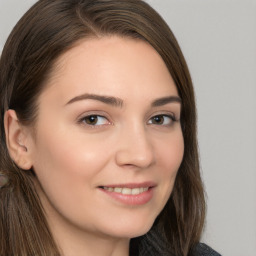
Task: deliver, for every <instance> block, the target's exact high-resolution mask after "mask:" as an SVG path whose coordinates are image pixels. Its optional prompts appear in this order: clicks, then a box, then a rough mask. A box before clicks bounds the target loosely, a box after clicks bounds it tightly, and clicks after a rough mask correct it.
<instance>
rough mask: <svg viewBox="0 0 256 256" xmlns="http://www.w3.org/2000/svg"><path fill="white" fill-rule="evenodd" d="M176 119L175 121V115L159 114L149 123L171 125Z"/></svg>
mask: <svg viewBox="0 0 256 256" xmlns="http://www.w3.org/2000/svg"><path fill="white" fill-rule="evenodd" d="M174 121H175V118H174V117H173V116H168V115H157V116H153V117H152V118H151V119H150V120H149V124H154V125H170V124H172V122H174Z"/></svg>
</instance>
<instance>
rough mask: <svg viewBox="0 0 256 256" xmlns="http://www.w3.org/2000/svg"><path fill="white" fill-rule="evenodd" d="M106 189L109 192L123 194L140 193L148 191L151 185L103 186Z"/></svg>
mask: <svg viewBox="0 0 256 256" xmlns="http://www.w3.org/2000/svg"><path fill="white" fill-rule="evenodd" d="M103 189H104V190H107V191H109V192H115V193H120V194H123V195H139V194H141V193H143V192H145V191H148V189H149V187H145V188H143V187H141V188H119V187H115V188H113V187H103Z"/></svg>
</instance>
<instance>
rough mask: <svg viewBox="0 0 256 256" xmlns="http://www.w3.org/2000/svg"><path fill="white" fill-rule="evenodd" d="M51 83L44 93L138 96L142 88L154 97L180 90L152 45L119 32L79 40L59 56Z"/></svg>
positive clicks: (49, 82)
mask: <svg viewBox="0 0 256 256" xmlns="http://www.w3.org/2000/svg"><path fill="white" fill-rule="evenodd" d="M47 85H48V86H47V89H46V90H45V92H44V95H45V94H49V93H52V92H54V91H55V92H56V94H57V95H58V96H59V97H61V98H67V97H71V96H77V95H79V94H81V93H85V92H88V93H102V94H104V95H108V94H110V95H112V94H114V95H115V96H118V97H124V96H128V95H127V92H128V91H129V92H131V94H132V95H134V96H135V95H136V94H137V93H139V92H140V91H141V90H146V91H147V93H148V95H151V96H150V97H153V96H154V94H155V93H156V92H157V93H158V94H163V95H165V94H170V93H171V94H177V90H176V86H175V84H174V82H173V80H172V77H171V75H170V73H169V71H168V69H167V67H166V65H165V63H164V61H163V60H162V58H161V56H160V55H159V54H158V52H157V51H156V50H155V49H154V48H153V47H152V46H151V45H149V44H148V43H147V42H145V41H142V40H138V39H136V40H135V39H130V38H121V37H117V36H111V37H102V38H93V39H86V40H83V41H81V42H79V43H78V44H77V45H76V46H74V47H73V48H72V49H70V50H69V51H67V52H66V53H64V54H63V55H62V56H60V58H59V59H58V60H57V62H56V63H55V65H54V69H53V72H52V74H51V76H50V79H49V80H48V83H47ZM62 93H63V94H62ZM64 94H66V95H64ZM160 96H162V95H160Z"/></svg>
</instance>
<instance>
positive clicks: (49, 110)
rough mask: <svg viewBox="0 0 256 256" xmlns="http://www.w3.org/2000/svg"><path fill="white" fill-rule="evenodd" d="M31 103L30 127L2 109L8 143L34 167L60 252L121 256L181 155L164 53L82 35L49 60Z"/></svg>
mask: <svg viewBox="0 0 256 256" xmlns="http://www.w3.org/2000/svg"><path fill="white" fill-rule="evenodd" d="M81 95H82V96H81ZM80 96H81V97H80ZM38 103H39V111H38V118H37V121H36V124H35V127H33V129H34V130H35V131H36V132H35V133H33V132H32V131H31V128H29V127H24V126H22V125H21V124H20V123H19V122H18V119H17V116H16V114H15V112H14V111H13V110H9V111H7V113H6V116H5V128H6V133H7V143H8V148H9V151H10V154H11V156H12V158H13V159H14V161H15V162H16V163H17V164H18V165H19V166H20V167H21V168H23V169H30V168H31V167H33V169H34V171H35V173H36V176H37V181H36V182H35V183H36V187H37V189H38V193H39V196H40V198H41V201H42V203H43V207H44V208H45V210H46V218H47V221H48V222H49V226H50V229H51V231H52V233H53V236H54V238H55V240H56V242H57V244H58V246H59V248H60V250H61V252H62V255H65V256H86V255H99V256H120V255H122V256H128V253H129V241H130V239H131V238H133V237H136V236H140V235H142V234H145V233H146V232H147V231H148V230H149V229H150V228H151V226H152V225H153V222H154V220H155V219H156V217H157V216H158V214H159V213H160V212H161V210H162V209H163V207H164V205H165V204H166V202H167V200H168V198H169V197H170V194H171V192H172V188H173V185H174V181H175V177H176V174H177V171H178V168H179V166H180V164H181V161H182V157H183V152H184V142H183V136H182V131H181V125H180V121H179V119H180V111H181V104H180V102H179V97H178V92H177V89H176V86H175V84H174V82H173V79H172V77H171V76H170V73H169V72H168V70H167V67H166V66H165V64H164V62H163V60H162V59H161V57H160V56H159V54H158V53H157V52H156V51H155V50H154V49H153V48H152V47H151V46H150V45H148V44H147V43H146V42H143V41H139V40H133V39H127V38H126V39H124V38H120V37H114V36H113V37H102V38H100V39H88V40H84V41H82V42H80V43H79V44H77V45H76V46H75V47H74V48H72V49H71V50H69V51H68V52H66V53H65V54H64V55H62V56H61V57H60V58H59V59H58V61H57V63H56V68H55V70H54V71H53V73H52V75H51V77H50V79H49V80H48V82H47V85H46V88H45V89H44V91H43V92H42V94H41V95H40V96H39V101H38Z"/></svg>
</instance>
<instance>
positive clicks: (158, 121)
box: [152, 116, 164, 124]
mask: <svg viewBox="0 0 256 256" xmlns="http://www.w3.org/2000/svg"><path fill="white" fill-rule="evenodd" d="M163 123H164V117H163V116H154V117H153V118H152V124H163Z"/></svg>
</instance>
